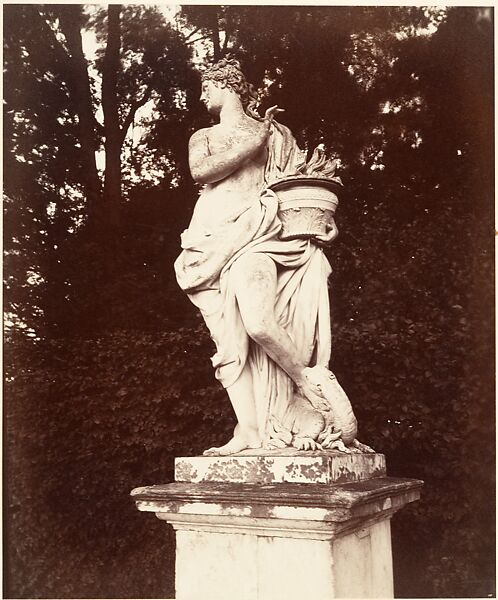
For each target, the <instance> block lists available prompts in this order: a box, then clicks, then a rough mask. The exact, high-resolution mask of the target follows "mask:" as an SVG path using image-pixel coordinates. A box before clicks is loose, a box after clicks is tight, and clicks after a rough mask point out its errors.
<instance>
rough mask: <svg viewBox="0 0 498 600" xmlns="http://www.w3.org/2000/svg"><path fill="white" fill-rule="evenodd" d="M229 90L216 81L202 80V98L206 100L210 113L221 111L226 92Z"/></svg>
mask: <svg viewBox="0 0 498 600" xmlns="http://www.w3.org/2000/svg"><path fill="white" fill-rule="evenodd" d="M229 91H230V90H228V89H227V88H222V87H221V86H219V85H218V84H217V83H216V82H214V81H211V80H209V79H208V80H205V81H203V82H202V92H201V97H200V100H201V102H204V104H205V105H206V108H207V109H208V112H209V113H211V114H215V115H217V114H219V113H220V110H221V107H222V106H223V104H224V101H225V97H226V94H227V92H228V93H229Z"/></svg>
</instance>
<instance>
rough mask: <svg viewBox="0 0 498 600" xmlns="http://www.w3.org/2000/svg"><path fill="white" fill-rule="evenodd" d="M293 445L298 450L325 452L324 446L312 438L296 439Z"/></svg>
mask: <svg viewBox="0 0 498 600" xmlns="http://www.w3.org/2000/svg"><path fill="white" fill-rule="evenodd" d="M292 445H293V446H294V448H297V449H298V450H323V448H322V445H321V444H319V443H318V442H317V441H315V440H314V439H313V438H310V437H296V438H295V439H294V440H293V442H292Z"/></svg>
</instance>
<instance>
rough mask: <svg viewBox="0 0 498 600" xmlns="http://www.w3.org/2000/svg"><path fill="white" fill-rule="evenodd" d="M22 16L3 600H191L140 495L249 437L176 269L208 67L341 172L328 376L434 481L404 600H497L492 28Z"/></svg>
mask: <svg viewBox="0 0 498 600" xmlns="http://www.w3.org/2000/svg"><path fill="white" fill-rule="evenodd" d="M3 8H4V96H5V104H4V252H5V256H4V306H5V310H6V318H5V338H4V373H5V380H4V544H5V545H4V550H5V552H4V555H5V564H4V594H5V596H6V597H16V598H46V597H58V598H72V597H73V598H74V597H78V598H85V597H88V598H99V597H100V598H110V597H122V598H127V597H130V598H138V597H142V598H148V597H150V598H155V597H158V598H159V597H165V596H166V597H170V596H173V595H174V536H173V534H172V532H171V531H170V530H169V529H168V528H167V527H165V526H164V524H162V523H160V522H159V521H158V520H157V519H155V518H154V517H153V516H152V515H147V514H140V513H138V511H136V509H135V507H134V506H133V504H132V502H131V500H130V498H129V492H130V490H131V489H132V488H133V487H136V486H138V485H148V484H155V483H165V482H168V481H171V480H172V478H173V457H174V456H178V455H189V454H199V453H200V452H201V451H202V450H203V449H204V448H206V447H208V446H211V445H214V444H217V443H221V442H223V441H224V440H225V439H226V438H227V437H228V436H229V435H230V431H231V429H232V428H233V426H234V424H235V419H234V416H233V414H232V411H231V408H230V405H229V402H228V399H227V397H226V394H225V393H224V392H223V390H222V389H221V388H220V386H219V385H218V384H217V383H216V381H215V380H214V376H213V373H212V369H211V365H210V361H209V356H210V355H211V354H212V352H213V346H212V342H211V340H210V338H209V336H208V334H207V332H206V330H205V327H204V325H203V323H202V319H201V318H200V316H199V315H198V314H197V313H196V311H195V310H194V308H193V307H192V306H191V305H190V304H189V302H188V301H187V300H186V299H185V298H184V297H183V295H182V294H181V292H180V291H179V289H178V288H177V285H176V282H175V280H174V276H173V269H172V265H173V261H174V259H175V257H176V256H177V254H178V251H179V234H180V232H181V231H182V230H183V229H184V228H185V227H186V225H187V224H188V221H189V218H190V214H191V210H192V208H193V205H194V203H195V198H196V195H197V189H196V187H195V185H194V184H193V182H192V181H191V179H190V177H189V173H188V170H187V141H188V137H189V135H190V134H191V133H192V132H193V131H194V130H196V129H197V128H199V127H201V126H206V125H208V124H209V119H208V117H207V115H206V114H205V113H204V112H203V109H202V107H201V106H200V104H199V102H198V100H197V99H198V94H199V87H200V86H199V75H198V71H197V68H198V67H199V63H202V61H203V60H204V59H205V58H212V57H216V58H217V57H219V56H222V55H223V54H224V53H225V52H227V51H231V52H233V53H234V54H236V55H237V56H238V57H239V58H240V60H241V61H242V64H243V66H244V68H245V70H246V72H247V74H248V77H249V79H250V80H251V81H253V82H254V83H255V84H256V85H257V86H259V87H260V92H261V97H262V101H261V110H264V109H265V108H266V107H267V106H270V105H272V104H277V103H278V104H279V105H280V106H282V107H284V108H285V113H283V116H282V118H281V120H282V122H284V123H285V124H287V125H288V126H290V127H291V129H292V130H293V131H294V132H295V133H296V136H297V138H298V140H299V142H300V144H301V145H302V147H303V148H308V149H309V148H313V147H314V146H315V145H316V144H318V143H322V144H323V147H324V148H325V150H326V152H327V154H328V155H329V156H339V157H340V158H341V163H342V168H341V176H342V178H343V181H344V182H345V184H346V186H345V192H344V196H343V198H341V204H340V207H339V211H338V223H339V229H340V232H341V233H340V236H339V238H338V239H337V241H336V242H335V243H334V245H333V247H332V248H330V249H329V250H327V253H328V257H329V259H330V262H331V264H332V266H333V269H334V271H333V275H332V277H331V300H332V308H331V310H332V319H333V356H332V361H331V367H332V369H333V370H334V372H336V374H337V375H338V377H339V380H340V381H341V383H342V384H343V386H344V387H345V388H346V390H347V391H348V394H349V396H350V398H351V400H352V403H353V405H354V408H355V412H356V414H357V416H358V419H359V422H360V428H361V432H360V433H361V435H360V438H361V439H362V440H363V441H364V442H367V443H369V444H371V445H372V446H374V447H375V448H376V450H377V451H379V452H383V453H385V454H386V457H387V463H388V471H389V473H390V474H391V475H393V476H402V477H415V478H420V479H423V480H424V481H425V487H424V491H423V497H422V499H421V500H420V501H419V502H417V503H415V504H413V505H410V506H408V507H407V508H405V509H404V510H403V511H402V512H401V513H399V514H398V515H397V516H396V517H395V518H394V521H393V550H394V568H395V593H396V596H397V597H486V596H489V597H491V596H493V595H494V594H495V573H494V565H495V559H494V556H495V555H494V552H495V550H494V547H495V535H494V525H495V518H494V515H495V503H494V502H495V497H494V496H495V483H494V476H495V452H494V440H495V433H494V415H495V412H494V403H493V398H494V393H493V392H494V384H493V379H494V375H493V372H494V356H493V348H494V347H493V342H494V334H493V331H494V311H493V305H494V295H493V290H494V268H493V267H494V264H493V254H492V252H493V239H494V233H493V223H492V220H493V193H494V180H493V160H494V155H493V135H492V131H493V25H492V19H493V14H492V9H491V8H479V7H450V8H448V9H430V10H429V9H424V8H423V7H321V8H320V7H304V6H292V7H276V6H273V7H271V6H268V7H255V6H251V7H247V6H222V5H219V6H191V5H190V6H184V7H183V8H182V9H181V10H180V11H179V12H176V13H175V12H174V11H173V12H171V11H170V12H168V11H167V10H165V9H164V7H161V6H147V7H145V6H141V5H126V6H125V7H119V5H114V6H113V7H109V8H108V7H106V6H93V5H89V6H82V5H22V4H21V5H4V7H3ZM89 40H90V42H91V43H90V42H89ZM92 44H93V46H94V47H95V48H96V50H95V51H91V47H93V46H92ZM304 82H305V84H304ZM132 134H133V135H132ZM96 153H97V154H96ZM96 156H97V157H99V156H100V159H98V158H97V159H96V158H95V157H96ZM103 157H105V162H104V160H103Z"/></svg>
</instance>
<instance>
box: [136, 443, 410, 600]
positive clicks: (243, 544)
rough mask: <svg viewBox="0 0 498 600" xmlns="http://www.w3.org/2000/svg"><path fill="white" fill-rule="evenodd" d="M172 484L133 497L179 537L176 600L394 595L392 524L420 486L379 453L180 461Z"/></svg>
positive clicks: (286, 453)
mask: <svg viewBox="0 0 498 600" xmlns="http://www.w3.org/2000/svg"><path fill="white" fill-rule="evenodd" d="M175 480H176V481H175V483H171V484H166V485H154V486H149V487H142V488H137V489H135V490H133V491H132V497H133V499H134V500H135V502H136V505H137V508H138V509H139V510H142V511H150V512H154V513H155V514H156V516H157V517H158V518H159V519H162V520H164V521H166V522H168V523H170V524H171V525H172V526H173V527H174V528H175V530H176V552H177V555H176V598H177V599H178V600H197V599H199V600H215V599H216V600H222V599H227V600H228V599H230V600H233V599H234V598H237V599H238V600H279V599H282V600H284V599H285V600H298V599H299V600H301V599H307V598H313V599H314V600H319V599H321V600H325V599H327V600H330V599H331V598H389V597H393V577H392V556H391V533H390V518H391V516H392V515H393V514H394V513H395V512H396V511H397V510H399V509H400V508H402V507H403V506H404V505H405V504H407V503H408V502H413V501H414V500H417V499H418V498H419V496H420V489H421V486H422V482H421V481H418V480H414V479H395V478H391V477H387V476H386V470H385V460H384V456H383V455H380V454H350V455H348V454H341V453H339V452H334V451H321V452H301V453H296V451H295V450H292V449H288V450H282V451H278V452H272V453H268V452H266V453H265V454H263V453H262V452H261V453H258V452H255V451H251V452H249V451H246V452H244V453H242V454H240V455H237V456H231V457H204V456H203V457H192V458H178V459H176V464H175Z"/></svg>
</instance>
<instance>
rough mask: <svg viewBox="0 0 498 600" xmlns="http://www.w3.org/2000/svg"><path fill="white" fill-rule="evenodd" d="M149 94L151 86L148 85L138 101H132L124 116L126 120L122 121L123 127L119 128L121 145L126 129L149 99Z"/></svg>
mask: <svg viewBox="0 0 498 600" xmlns="http://www.w3.org/2000/svg"><path fill="white" fill-rule="evenodd" d="M151 94H152V85H149V87H148V88H147V89H146V90H145V92H144V94H143V96H142V97H141V98H140V99H139V100H134V101H133V102H132V103H131V106H130V110H129V111H128V114H127V115H126V118H125V120H124V121H123V125H122V127H121V143H123V142H124V139H125V137H126V134H127V133H128V128H129V127H130V125H131V124H132V123H133V119H134V118H135V114H136V112H137V110H138V109H139V108H140V107H141V106H143V105H144V104H145V103H146V102H147V101H148V100H149V99H150V97H151Z"/></svg>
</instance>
